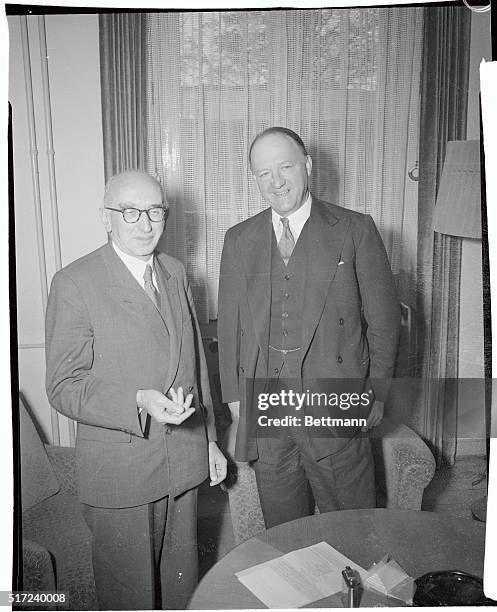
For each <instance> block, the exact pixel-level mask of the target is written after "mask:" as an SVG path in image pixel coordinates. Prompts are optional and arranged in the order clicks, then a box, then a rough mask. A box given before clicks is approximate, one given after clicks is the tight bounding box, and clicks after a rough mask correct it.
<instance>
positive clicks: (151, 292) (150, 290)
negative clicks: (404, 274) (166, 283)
mask: <svg viewBox="0 0 497 612" xmlns="http://www.w3.org/2000/svg"><path fill="white" fill-rule="evenodd" d="M143 288H144V289H145V293H146V294H147V295H148V297H149V298H150V299H151V300H152V302H153V304H154V306H155V307H156V308H157V310H158V311H159V312H160V305H159V292H158V291H157V289H156V288H155V285H154V283H153V281H152V266H151V265H150V264H147V266H146V268H145V272H144V273H143Z"/></svg>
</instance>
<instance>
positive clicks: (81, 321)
mask: <svg viewBox="0 0 497 612" xmlns="http://www.w3.org/2000/svg"><path fill="white" fill-rule="evenodd" d="M101 214H102V220H103V223H104V225H105V228H106V230H107V232H108V236H109V242H108V243H107V244H106V245H105V246H102V247H101V248H99V249H97V250H96V251H94V252H93V253H90V254H89V255H86V256H85V257H82V258H81V259H79V260H77V261H75V262H73V263H72V264H70V265H68V266H67V267H65V268H64V269H62V270H61V271H59V272H58V273H57V274H56V275H55V276H54V278H53V281H52V286H51V290H50V297H49V302H48V307H47V316H46V347H47V349H46V351H47V393H48V397H49V400H50V402H51V404H52V405H53V406H54V407H55V408H56V409H57V410H58V411H59V412H61V413H62V414H65V415H66V416H68V417H70V418H72V419H75V420H76V421H77V422H78V430H77V439H76V457H77V469H78V487H79V496H80V499H81V502H82V503H83V513H84V516H85V518H86V520H87V522H88V525H89V527H90V529H91V531H92V533H93V564H94V573H95V581H96V586H97V595H98V599H99V605H100V608H101V609H114V610H127V609H154V608H160V607H163V608H184V607H185V605H186V602H187V600H188V597H189V595H190V593H191V591H192V589H193V587H194V586H195V583H196V579H197V547H196V487H197V486H198V485H199V484H200V483H201V482H202V481H203V480H204V479H205V478H207V476H208V475H209V473H210V479H211V485H214V484H218V483H220V482H221V481H222V480H223V479H224V477H225V475H226V461H225V458H224V457H223V455H222V453H221V452H220V451H219V449H218V447H217V445H216V434H215V426H214V418H213V412H212V405H211V398H210V391H209V382H208V375H207V369H206V363H205V358H204V355H203V351H202V341H201V337H200V333H199V327H198V323H197V319H196V316H195V309H194V305H193V300H192V295H191V292H190V289H189V286H188V282H187V280H186V276H185V271H184V268H183V266H182V265H181V263H180V262H179V261H177V260H176V259H174V258H172V257H169V256H167V255H165V254H163V253H158V252H155V247H156V246H157V243H158V240H159V238H160V236H161V234H162V232H163V230H164V225H165V218H166V207H165V205H164V203H163V197H162V190H161V187H160V185H159V184H158V182H157V181H156V180H155V179H153V178H152V177H150V176H148V175H147V174H145V173H143V172H139V171H128V172H124V173H122V174H119V175H116V176H115V177H113V178H111V179H110V181H109V182H108V183H107V186H106V192H105V197H104V207H103V209H102V211H101ZM168 396H169V397H168Z"/></svg>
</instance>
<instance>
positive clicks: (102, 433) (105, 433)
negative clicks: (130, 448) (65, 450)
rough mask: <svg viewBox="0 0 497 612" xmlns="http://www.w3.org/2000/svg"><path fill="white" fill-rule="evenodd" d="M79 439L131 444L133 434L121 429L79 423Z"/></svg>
mask: <svg viewBox="0 0 497 612" xmlns="http://www.w3.org/2000/svg"><path fill="white" fill-rule="evenodd" d="M77 438H78V439H79V440H91V441H94V442H108V443H111V444H129V443H130V442H131V434H130V433H127V432H125V431H121V430H119V429H105V428H104V427H93V426H91V425H83V424H82V423H79V424H78V435H77Z"/></svg>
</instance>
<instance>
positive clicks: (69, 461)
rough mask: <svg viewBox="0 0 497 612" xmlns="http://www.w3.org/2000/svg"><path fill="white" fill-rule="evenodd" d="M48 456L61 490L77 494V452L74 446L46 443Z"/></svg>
mask: <svg viewBox="0 0 497 612" xmlns="http://www.w3.org/2000/svg"><path fill="white" fill-rule="evenodd" d="M45 448H46V451H47V455H48V458H49V459H50V463H51V464H52V468H53V471H54V474H55V477H56V478H57V480H58V482H59V485H60V490H61V491H64V492H66V493H71V494H72V495H77V488H76V453H75V450H74V448H73V447H69V446H52V445H51V444H45Z"/></svg>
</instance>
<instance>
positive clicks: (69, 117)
mask: <svg viewBox="0 0 497 612" xmlns="http://www.w3.org/2000/svg"><path fill="white" fill-rule="evenodd" d="M20 20H21V18H20V17H18V16H14V17H8V23H9V35H10V58H9V60H10V73H9V100H10V102H11V104H12V114H13V154H14V195H15V220H16V236H15V239H16V271H17V318H18V341H19V386H20V390H21V392H22V393H23V395H24V397H25V398H26V400H27V402H28V405H29V407H30V408H31V410H32V412H34V414H35V417H36V419H37V421H38V423H39V425H40V426H41V427H42V429H43V431H44V432H45V434H46V437H47V440H49V441H52V440H51V417H50V406H49V404H48V401H47V398H46V394H45V388H44V376H45V360H44V310H43V300H42V284H41V282H40V270H39V257H38V250H37V244H38V242H39V240H41V237H40V236H38V235H37V231H36V224H35V213H34V210H35V207H34V189H33V185H32V172H31V161H30V160H31V156H30V152H31V143H30V139H29V132H28V115H27V106H26V92H25V83H24V62H23V56H22V47H21V27H20V24H21V21H20ZM27 21H28V29H29V43H30V58H31V70H32V83H33V98H34V107H35V124H36V138H37V149H38V162H39V177H40V189H41V207H42V215H43V230H44V232H43V234H44V236H43V241H42V244H43V245H44V248H45V254H46V276H47V282H48V285H49V284H50V280H51V278H52V276H53V274H54V272H55V270H56V264H55V261H56V260H55V248H54V244H55V243H54V238H53V227H52V223H51V207H50V192H49V180H48V176H49V174H48V155H47V139H46V133H45V126H46V124H45V119H44V100H43V90H42V81H41V60H40V50H39V35H38V34H39V22H38V18H37V17H28V18H27ZM45 23H46V39H47V50H48V63H49V79H50V97H51V105H52V121H53V138H54V150H55V172H56V187H57V199H58V210H59V215H58V218H59V228H60V243H61V257H62V265H65V264H67V263H69V262H70V261H73V260H74V259H76V258H78V257H80V256H81V255H83V254H85V253H87V252H89V251H91V250H93V249H95V248H96V247H98V246H99V245H100V244H102V243H103V242H104V241H105V239H106V237H105V232H104V230H103V228H102V227H101V225H100V222H99V218H98V207H99V205H100V202H101V199H102V194H103V188H104V175H103V145H102V114H101V99H100V58H99V39H98V16H96V15H61V16H58V15H54V16H47V17H46V18H45ZM42 274H43V272H42ZM60 425H61V443H63V444H67V443H68V440H69V438H68V429H67V422H66V419H64V418H63V417H62V418H61V422H60Z"/></svg>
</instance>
